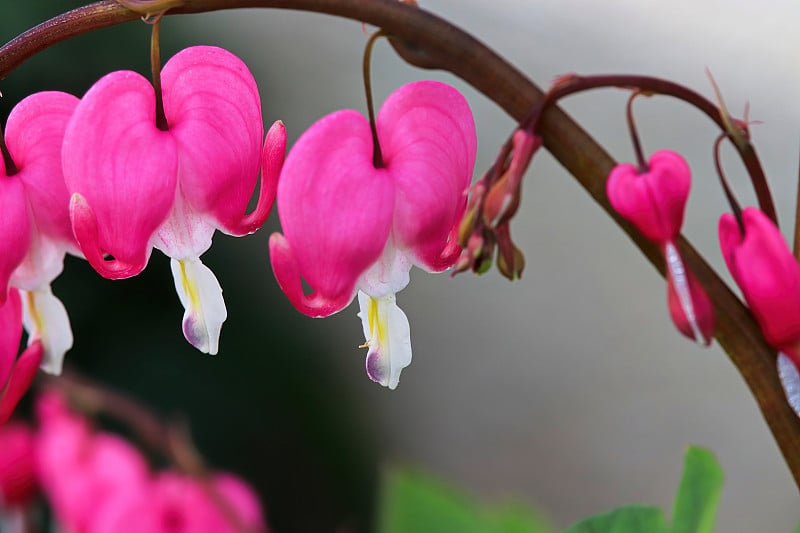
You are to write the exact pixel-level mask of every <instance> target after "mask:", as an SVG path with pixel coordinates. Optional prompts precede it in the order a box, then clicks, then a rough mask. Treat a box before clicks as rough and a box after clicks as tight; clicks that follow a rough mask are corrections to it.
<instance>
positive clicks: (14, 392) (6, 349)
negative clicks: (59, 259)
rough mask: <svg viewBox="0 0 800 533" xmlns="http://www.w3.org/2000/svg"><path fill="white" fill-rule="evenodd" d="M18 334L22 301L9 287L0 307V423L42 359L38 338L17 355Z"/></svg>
mask: <svg viewBox="0 0 800 533" xmlns="http://www.w3.org/2000/svg"><path fill="white" fill-rule="evenodd" d="M21 337H22V302H20V296H19V291H17V289H14V288H12V289H10V290H9V291H8V297H7V298H6V302H5V303H4V304H3V305H2V306H0V424H3V423H4V422H5V421H6V420H8V418H9V417H10V416H11V413H12V412H13V411H14V408H15V407H16V406H17V403H19V400H20V399H21V398H22V396H23V395H24V394H25V391H27V390H28V387H30V385H31V382H32V381H33V378H34V376H36V369H38V368H39V365H40V364H41V362H42V357H43V353H44V348H43V346H42V342H41V341H40V340H35V341H33V342H32V343H31V344H30V345H28V347H27V348H26V349H25V351H24V352H22V354H21V355H20V356H19V357H17V350H18V349H19V341H20V339H21Z"/></svg>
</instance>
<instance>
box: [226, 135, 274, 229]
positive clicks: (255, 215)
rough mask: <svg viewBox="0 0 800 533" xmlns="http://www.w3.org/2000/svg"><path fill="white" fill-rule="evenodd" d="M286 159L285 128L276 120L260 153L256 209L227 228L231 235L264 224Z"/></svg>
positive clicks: (257, 227)
mask: <svg viewBox="0 0 800 533" xmlns="http://www.w3.org/2000/svg"><path fill="white" fill-rule="evenodd" d="M285 159H286V126H284V124H283V121H281V120H278V121H275V123H274V124H273V125H272V127H270V129H269V131H267V136H266V138H265V139H264V147H263V149H262V151H261V184H260V187H259V192H258V203H257V205H256V208H255V209H254V210H253V212H251V213H250V214H248V215H245V216H244V217H243V218H242V220H241V221H240V222H239V224H238V225H237V226H236V227H235V228H229V230H230V233H232V234H233V235H237V236H241V235H248V234H250V233H254V232H255V231H256V230H258V229H259V228H260V227H261V226H263V225H264V222H266V220H267V217H268V216H269V213H270V211H271V210H272V204H273V202H274V201H275V194H276V192H277V190H278V178H279V177H280V175H281V169H283V162H284V160H285Z"/></svg>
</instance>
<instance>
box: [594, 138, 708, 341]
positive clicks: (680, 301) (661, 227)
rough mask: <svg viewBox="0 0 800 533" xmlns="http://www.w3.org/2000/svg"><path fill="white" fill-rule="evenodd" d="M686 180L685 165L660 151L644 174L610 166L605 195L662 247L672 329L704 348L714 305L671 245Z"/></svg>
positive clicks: (687, 184)
mask: <svg viewBox="0 0 800 533" xmlns="http://www.w3.org/2000/svg"><path fill="white" fill-rule="evenodd" d="M691 182H692V175H691V170H690V169H689V165H687V164H686V161H684V159H683V158H682V157H681V156H680V155H679V154H677V153H675V152H671V151H668V150H661V151H658V152H655V153H654V154H653V155H652V156H651V157H650V161H649V162H648V170H647V172H644V173H642V172H640V171H639V169H638V168H637V167H636V166H635V165H632V164H629V163H625V164H622V165H617V166H616V167H614V169H613V170H612V171H611V174H610V175H609V176H608V181H607V182H606V194H607V196H608V200H609V202H610V203H611V206H612V207H613V208H614V209H615V210H616V211H617V212H618V213H619V214H620V216H622V217H623V218H624V219H625V220H627V221H628V222H630V223H631V224H633V225H634V226H635V227H636V229H638V230H639V231H640V232H641V233H642V234H643V235H644V236H645V237H647V238H648V239H650V240H651V241H653V242H655V243H657V244H659V245H660V246H661V251H662V253H663V254H664V262H665V264H666V270H667V303H668V308H669V312H670V317H671V318H672V322H673V323H674V324H675V327H676V328H678V331H680V332H681V333H683V334H684V335H685V336H686V337H688V338H690V339H692V340H694V341H696V342H698V343H700V344H705V345H709V344H710V343H711V339H712V337H713V335H714V322H715V315H714V307H713V305H712V303H711V300H710V299H709V297H708V295H707V294H706V292H705V290H704V289H703V286H702V285H701V284H700V282H699V281H697V279H696V278H695V276H694V274H693V273H692V272H691V271H690V270H689V269H687V268H686V265H685V263H684V261H683V258H682V257H681V255H680V252H679V251H678V247H677V245H676V242H677V239H678V236H679V235H680V231H681V226H682V225H683V214H684V211H685V210H686V202H687V201H688V199H689V189H690V188H691Z"/></svg>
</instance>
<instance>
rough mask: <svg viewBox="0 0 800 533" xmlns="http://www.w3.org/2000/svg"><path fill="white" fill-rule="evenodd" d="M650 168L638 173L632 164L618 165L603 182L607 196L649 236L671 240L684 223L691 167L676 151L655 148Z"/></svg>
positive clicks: (658, 239)
mask: <svg viewBox="0 0 800 533" xmlns="http://www.w3.org/2000/svg"><path fill="white" fill-rule="evenodd" d="M649 167H650V170H649V171H648V172H646V173H644V174H639V170H638V169H637V168H636V167H635V166H634V165H631V164H622V165H617V166H616V167H614V169H613V170H612V171H611V174H610V175H609V177H608V181H607V182H606V194H607V195H608V200H609V202H611V205H612V206H613V207H614V209H616V210H617V212H618V213H619V214H620V215H621V216H622V217H623V218H625V219H626V220H628V221H629V222H631V223H632V224H633V225H634V226H636V228H637V229H638V230H639V231H640V232H642V234H643V235H644V236H645V237H647V238H648V239H650V240H652V241H655V242H658V243H664V242H666V241H670V240H674V239H675V237H677V236H678V233H680V230H681V225H682V224H683V213H684V210H685V208H686V201H687V200H688V198H689V189H690V187H691V171H690V169H689V165H687V164H686V161H684V159H683V158H682V157H681V156H680V155H678V154H677V153H675V152H671V151H668V150H661V151H659V152H655V153H654V154H653V155H652V157H650V161H649Z"/></svg>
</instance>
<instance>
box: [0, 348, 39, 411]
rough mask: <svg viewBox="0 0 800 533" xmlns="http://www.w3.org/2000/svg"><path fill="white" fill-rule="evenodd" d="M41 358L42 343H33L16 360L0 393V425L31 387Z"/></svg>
mask: <svg viewBox="0 0 800 533" xmlns="http://www.w3.org/2000/svg"><path fill="white" fill-rule="evenodd" d="M43 356H44V348H43V347H42V343H41V342H40V341H35V342H34V343H33V344H31V345H30V346H28V348H27V349H26V350H25V351H24V352H22V355H20V356H19V359H17V363H16V364H15V365H14V369H13V370H12V371H11V376H10V377H9V379H8V382H7V383H6V386H5V389H4V390H2V391H0V424H2V423H4V422H5V421H6V420H8V418H9V417H10V416H11V413H13V412H14V408H15V407H16V406H17V404H18V403H19V401H20V400H21V399H22V397H23V396H24V395H25V393H26V392H27V390H28V388H29V387H30V386H31V382H33V378H34V377H36V371H37V370H38V369H39V365H40V364H41V362H42V357H43Z"/></svg>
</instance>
